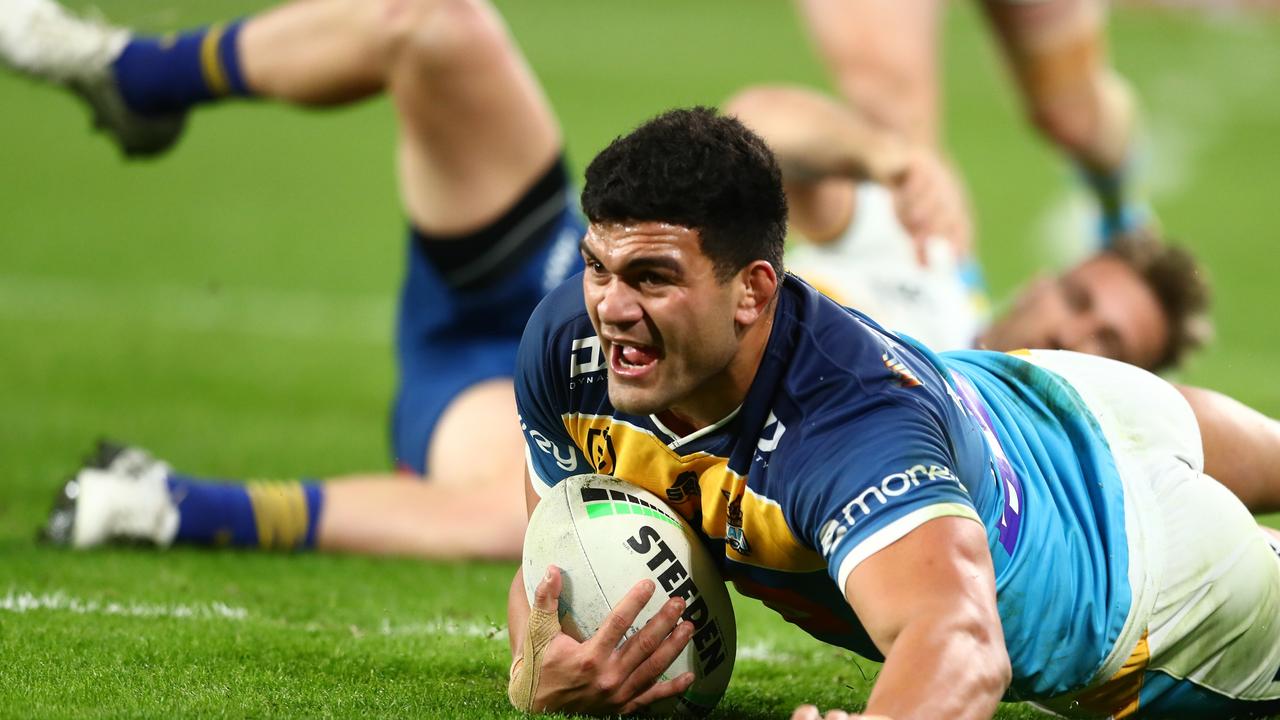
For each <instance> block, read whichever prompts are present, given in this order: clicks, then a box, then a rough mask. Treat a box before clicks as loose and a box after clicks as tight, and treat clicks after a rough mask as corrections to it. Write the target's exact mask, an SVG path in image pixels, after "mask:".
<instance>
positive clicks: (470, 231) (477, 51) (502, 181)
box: [0, 0, 582, 557]
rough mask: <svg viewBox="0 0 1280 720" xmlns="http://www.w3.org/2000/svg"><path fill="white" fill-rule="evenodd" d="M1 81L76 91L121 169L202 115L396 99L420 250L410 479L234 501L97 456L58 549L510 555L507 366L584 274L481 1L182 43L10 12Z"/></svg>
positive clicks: (386, 7)
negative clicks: (114, 146)
mask: <svg viewBox="0 0 1280 720" xmlns="http://www.w3.org/2000/svg"><path fill="white" fill-rule="evenodd" d="M0 60H3V61H4V62H5V63H6V64H8V65H10V66H13V67H15V68H17V69H19V70H21V71H25V72H26V73H27V74H29V75H32V76H34V77H37V78H41V79H45V80H50V81H54V82H58V83H62V84H65V85H67V86H69V87H70V88H72V89H74V90H75V91H76V92H77V93H79V94H80V95H81V96H82V97H83V98H84V99H85V100H86V101H87V102H88V103H89V105H90V106H91V108H92V109H93V112H94V113H95V115H96V116H97V119H98V122H99V124H101V125H103V126H105V127H106V128H107V130H108V131H109V132H111V133H112V134H113V135H114V137H115V139H116V140H117V141H118V142H119V144H120V146H121V147H122V148H123V149H124V151H125V152H126V153H127V154H130V155H146V154H154V153H160V152H164V151H165V150H166V149H168V148H169V146H170V145H171V144H172V143H174V142H175V141H176V140H177V139H178V137H179V134H180V132H181V129H182V126H183V120H184V118H185V116H186V114H187V113H188V112H189V111H190V110H191V109H192V108H194V107H196V106H198V105H200V104H202V103H208V102H217V101H220V100H223V99H225V98H230V97H258V98H270V99H275V100H279V101H282V102H288V103H294V104H299V105H307V106H333V105H343V104H347V103H352V102H357V101H360V100H363V99H365V98H368V97H370V96H374V95H377V94H379V93H383V92H385V93H388V94H389V95H390V96H391V98H392V100H393V104H394V105H395V108H396V117H397V120H398V126H399V133H398V136H397V142H398V151H397V152H398V167H399V186H400V196H401V200H402V202H403V206H404V211H405V214H406V215H407V217H408V226H409V229H408V232H407V235H408V238H407V239H408V242H407V244H406V251H407V270H406V278H405V282H404V287H403V290H402V293H401V296H400V308H399V318H398V327H397V334H396V354H397V361H398V369H399V388H398V390H397V393H396V397H395V399H394V406H393V421H392V436H393V446H394V447H393V451H394V460H395V462H396V464H397V465H398V466H399V467H400V468H402V469H403V470H404V471H405V473H403V474H400V475H391V474H376V475H369V476H363V477H358V478H347V479H339V480H334V481H330V482H326V483H323V484H321V483H313V482H307V483H298V482H293V483H285V484H252V483H251V484H249V485H242V484H222V483H215V482H207V481H204V480H198V479H194V478H191V477H189V476H186V475H183V474H180V473H176V472H172V471H170V469H169V468H168V467H167V466H165V465H163V464H161V463H158V462H155V461H154V460H152V459H150V458H149V457H147V456H146V455H145V453H141V452H138V451H132V450H131V451H128V452H118V451H117V450H115V449H111V448H106V449H104V450H105V452H102V453H100V456H99V457H98V458H97V462H96V463H94V464H96V465H99V466H101V467H99V468H97V469H94V468H90V469H86V470H85V471H83V472H82V473H80V475H79V482H76V483H73V484H72V485H71V486H70V487H68V488H67V490H66V492H67V495H66V496H65V497H64V500H65V502H66V504H67V507H66V508H65V511H64V512H59V513H55V514H54V517H53V518H52V520H51V524H50V528H49V531H50V535H51V536H52V537H53V538H54V539H55V540H59V541H62V542H69V543H72V544H75V545H78V546H86V545H92V544H95V543H97V542H101V541H102V540H104V539H107V538H109V537H113V536H131V537H142V538H149V539H151V540H154V541H156V542H159V543H161V544H168V543H170V542H192V543H229V544H233V545H247V546H261V547H276V548H292V547H311V546H315V547H318V548H321V549H326V550H346V551H357V552H395V553H408V554H417V555H423V556H448V557H458V556H463V557H477V556H478V557H510V556H511V555H512V554H513V552H518V548H519V547H520V542H521V538H522V529H523V527H524V522H525V516H524V509H523V507H522V506H521V504H520V503H519V502H518V500H514V499H512V489H513V488H514V487H515V483H517V482H518V480H515V479H513V478H518V477H519V476H520V473H521V468H522V467H523V465H524V460H523V447H522V443H521V440H520V435H519V432H520V431H519V428H518V426H517V425H516V423H515V420H514V419H515V402H514V399H513V395H512V389H511V374H512V370H513V367H514V361H515V350H516V346H517V344H518V342H519V338H520V333H521V331H522V330H523V329H524V325H525V321H526V320H527V318H528V315H529V313H530V312H532V310H533V307H534V305H536V304H537V302H538V301H539V300H540V299H541V298H542V296H543V295H544V294H545V293H546V291H547V290H548V289H550V288H551V287H554V286H555V285H556V284H557V283H558V282H559V281H560V280H561V279H563V278H564V277H567V276H568V275H570V274H572V273H573V272H574V271H575V270H576V269H578V268H580V267H581V265H580V260H579V259H578V255H577V250H576V246H577V242H578V239H579V238H580V237H581V235H582V224H581V220H580V219H579V216H578V214H577V211H576V209H575V202H574V198H573V197H572V196H571V193H570V190H569V182H568V178H567V175H566V171H565V166H564V161H563V158H562V155H561V152H562V151H561V138H560V131H559V128H558V126H557V123H556V120H555V117H554V116H553V114H552V112H551V109H550V107H549V105H548V103H547V101H546V99H545V97H544V96H543V93H542V90H541V89H540V87H539V86H538V83H537V81H536V80H535V79H534V77H533V75H532V73H531V72H530V70H529V68H528V67H527V66H526V64H525V62H524V60H523V58H522V57H521V55H520V53H519V51H518V50H517V48H516V47H515V46H514V44H513V43H512V41H511V38H510V37H509V36H508V34H507V32H506V29H505V28H504V27H503V24H502V21H501V19H500V18H499V17H498V16H497V14H496V12H495V11H494V10H493V8H492V7H490V6H489V4H488V3H487V2H486V1H485V0H374V1H370V0H314V1H312V2H298V3H292V4H287V5H283V6H281V7H278V8H275V9H272V10H269V11H266V12H263V13H261V14H259V15H255V16H253V17H250V18H248V19H247V20H244V21H242V22H235V23H231V24H227V25H214V26H210V27H206V28H199V29H195V30H191V31H188V32H185V33H181V34H179V35H177V36H176V38H175V39H173V40H172V41H169V40H162V39H160V38H159V37H152V36H146V35H132V34H131V33H129V32H127V31H125V30H122V29H118V28H112V27H108V26H104V25H100V24H95V23H89V22H85V21H82V20H80V19H78V18H74V17H71V16H69V15H68V14H67V13H66V12H65V11H64V10H63V9H62V8H61V7H59V6H58V5H56V4H53V3H52V2H49V0H3V1H2V2H0ZM495 417H497V418H507V419H510V422H508V423H502V422H499V423H496V424H495V423H494V421H493V418H495ZM477 425H484V426H486V427H488V428H490V430H489V431H488V432H485V433H483V434H477V433H475V432H474V431H473V428H474V427H476V426H477ZM423 479H425V480H429V481H428V482H419V480H423ZM72 510H78V511H79V513H78V514H76V513H74V512H72ZM478 517H484V518H485V519H486V522H483V523H477V522H475V519H476V518H478Z"/></svg>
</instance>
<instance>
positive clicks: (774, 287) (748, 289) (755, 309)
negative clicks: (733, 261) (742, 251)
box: [735, 260, 779, 326]
mask: <svg viewBox="0 0 1280 720" xmlns="http://www.w3.org/2000/svg"><path fill="white" fill-rule="evenodd" d="M778 280H779V278H778V273H777V271H776V270H774V269H773V265H771V264H769V263H768V262H767V261H765V260H755V261H753V262H752V263H751V264H750V265H747V266H746V267H745V268H743V269H742V270H741V271H740V273H739V282H741V283H742V293H741V295H740V296H739V298H738V310H737V313H736V316H735V319H736V320H737V321H738V324H739V325H743V326H746V325H751V324H752V323H754V322H755V321H756V320H759V319H760V317H761V316H763V315H764V314H765V312H766V311H767V310H768V308H769V303H771V302H773V298H774V296H775V295H776V294H777V292H778Z"/></svg>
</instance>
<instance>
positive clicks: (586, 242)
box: [582, 222, 739, 415]
mask: <svg viewBox="0 0 1280 720" xmlns="http://www.w3.org/2000/svg"><path fill="white" fill-rule="evenodd" d="M582 254H583V259H584V260H585V261H586V265H587V269H586V272H585V273H584V274H583V281H582V286H583V294H584V296H585V298H586V305H587V314H588V315H590V316H591V323H592V325H594V326H595V329H596V333H597V334H598V335H599V337H600V347H601V349H602V350H603V351H604V353H605V358H606V360H607V362H608V367H609V401H610V402H611V403H613V406H614V407H615V408H617V409H618V410H621V411H622V412H625V413H630V414H633V415H648V414H652V413H657V412H661V411H664V410H672V409H676V408H680V407H683V406H686V405H696V404H697V403H699V401H700V400H702V399H704V398H705V397H706V396H709V395H714V394H715V392H716V389H717V388H716V386H717V383H718V382H719V378H720V377H721V376H723V375H724V374H725V373H726V372H727V368H728V366H729V365H730V363H731V362H732V361H733V359H734V356H735V354H736V353H737V350H738V344H739V342H738V337H737V332H736V326H735V313H734V311H735V306H736V301H737V298H736V293H735V287H736V285H735V283H732V282H725V283H721V282H720V281H719V280H718V279H717V277H716V273H715V266H714V264H713V263H712V261H711V259H710V258H708V257H707V256H706V255H705V254H703V252H702V245H701V240H700V238H699V236H698V232H697V231H696V230H692V229H690V228H687V227H682V226H679V225H669V224H666V223H657V222H641V223H634V224H621V223H610V224H600V225H597V224H592V225H591V226H589V227H588V228H587V234H586V237H584V238H583V241H582Z"/></svg>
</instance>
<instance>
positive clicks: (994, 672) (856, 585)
mask: <svg viewBox="0 0 1280 720" xmlns="http://www.w3.org/2000/svg"><path fill="white" fill-rule="evenodd" d="M844 593H845V598H846V599H847V600H848V602H849V605H850V606H851V607H852V608H853V610H854V612H855V613H857V615H858V618H859V619H860V620H861V621H862V623H863V626H864V627H866V629H867V632H868V633H869V634H870V636H871V639H872V641H873V642H875V644H876V647H878V648H879V649H880V651H881V652H882V653H883V654H884V656H885V663H884V669H883V670H882V671H881V673H880V676H879V678H878V679H877V681H876V684H875V687H874V688H873V689H872V691H871V697H870V698H869V699H868V701H867V709H866V712H867V713H868V714H872V715H884V716H887V717H891V718H894V720H914V719H919V720H935V719H936V718H955V719H956V720H963V719H965V718H990V717H992V716H993V715H994V713H995V711H996V706H997V705H998V704H999V702H1000V698H1001V697H1002V696H1003V695H1004V691H1005V689H1006V688H1007V687H1008V685H1009V682H1010V677H1011V670H1010V666H1009V655H1008V653H1007V651H1006V650H1005V645H1004V633H1003V631H1002V630H1001V626H1000V616H999V614H998V612H997V610H996V590H995V572H994V570H993V568H992V565H991V555H990V551H989V550H988V548H987V537H986V532H985V531H984V530H983V527H982V525H981V524H979V523H977V522H974V521H973V520H971V519H968V518H962V517H942V518H937V519H934V520H930V521H928V522H926V523H924V524H923V525H921V526H920V527H918V528H916V529H915V530H913V531H911V532H909V533H907V534H906V535H905V536H903V537H902V538H901V539H899V540H898V541H897V542H895V543H893V544H891V545H889V546H888V547H886V548H884V549H883V550H880V551H879V552H877V553H875V554H874V555H872V556H871V557H869V558H867V559H866V560H864V561H863V562H862V563H860V564H859V565H858V566H857V567H855V568H854V569H853V571H852V572H851V573H850V574H849V577H848V580H847V581H846V582H845V587H844Z"/></svg>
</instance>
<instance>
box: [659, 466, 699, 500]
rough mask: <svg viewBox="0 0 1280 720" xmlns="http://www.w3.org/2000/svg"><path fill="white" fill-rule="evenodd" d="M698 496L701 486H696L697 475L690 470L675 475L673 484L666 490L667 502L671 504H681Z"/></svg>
mask: <svg viewBox="0 0 1280 720" xmlns="http://www.w3.org/2000/svg"><path fill="white" fill-rule="evenodd" d="M700 495H702V486H701V485H699V484H698V473H696V472H693V471H691V470H689V471H685V472H682V473H680V474H679V475H677V476H676V481H675V484H673V485H672V486H671V487H669V488H667V500H668V501H669V502H672V503H677V504H678V503H682V502H684V501H685V500H688V499H689V498H693V497H698V496H700Z"/></svg>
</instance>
